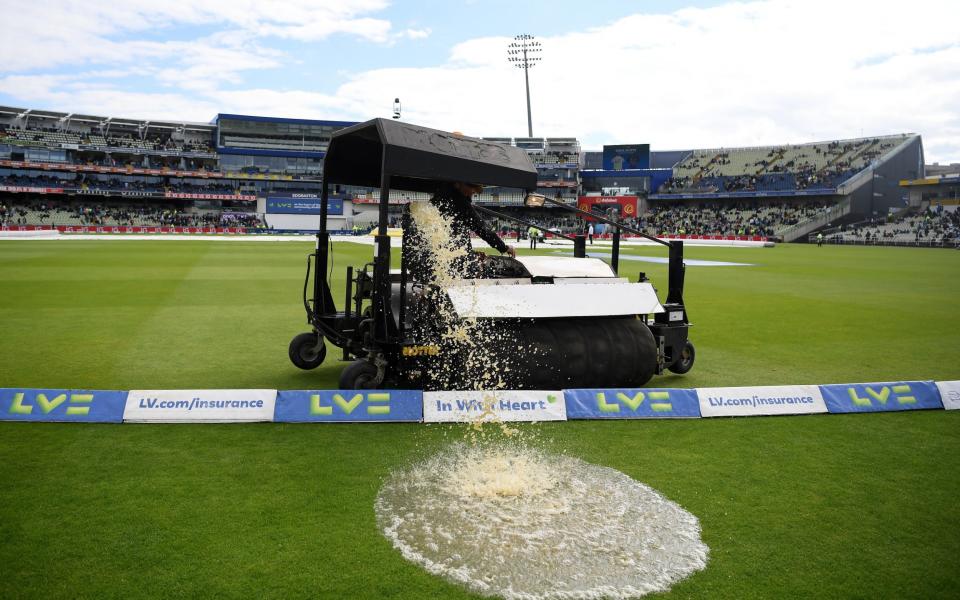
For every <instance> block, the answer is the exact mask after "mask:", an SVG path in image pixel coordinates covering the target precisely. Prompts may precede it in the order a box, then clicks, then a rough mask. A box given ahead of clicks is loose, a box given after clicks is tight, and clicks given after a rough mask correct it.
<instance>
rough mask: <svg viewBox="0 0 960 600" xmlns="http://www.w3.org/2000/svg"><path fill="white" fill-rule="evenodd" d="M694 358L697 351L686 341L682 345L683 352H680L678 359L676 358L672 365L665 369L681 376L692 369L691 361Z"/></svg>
mask: <svg viewBox="0 0 960 600" xmlns="http://www.w3.org/2000/svg"><path fill="white" fill-rule="evenodd" d="M696 357H697V351H696V349H695V348H694V347H693V342H691V341H690V340H687V341H686V342H685V343H684V344H683V350H681V351H680V358H678V359H677V360H676V361H675V362H674V363H673V364H672V365H670V366H669V367H667V369H668V370H670V371H673V372H674V373H676V374H677V375H683V374H684V373H686V372H687V371H689V370H690V369H692V368H693V360H694V359H695V358H696Z"/></svg>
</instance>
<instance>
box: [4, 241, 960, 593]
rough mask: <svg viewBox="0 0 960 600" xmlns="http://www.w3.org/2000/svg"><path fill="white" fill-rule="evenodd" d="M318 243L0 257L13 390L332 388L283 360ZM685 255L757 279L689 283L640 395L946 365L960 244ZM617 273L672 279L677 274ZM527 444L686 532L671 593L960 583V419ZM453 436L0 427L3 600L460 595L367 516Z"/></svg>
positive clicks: (719, 427)
mask: <svg viewBox="0 0 960 600" xmlns="http://www.w3.org/2000/svg"><path fill="white" fill-rule="evenodd" d="M310 248H311V246H310V245H309V244H301V243H264V242H260V243H256V242H250V243H247V242H231V243H223V242H211V241H195V242H194V241H190V242H171V241H155V242H154V241H146V242H133V241H125V242H117V241H79V240H78V241H56V242H46V241H44V242H37V241H31V242H0V282H2V289H3V292H2V294H0V323H2V324H3V329H2V331H3V337H2V341H0V387H54V388H56V387H67V388H93V389H134V388H161V389H162V388H174V389H175V388H217V387H224V388H279V389H303V388H316V387H319V388H327V387H335V386H336V379H337V376H338V374H339V370H340V369H341V368H342V363H339V362H338V361H337V360H336V358H338V356H339V351H338V350H337V349H335V348H330V351H329V353H328V358H327V361H328V362H327V364H325V365H323V366H322V367H320V368H319V369H317V370H316V371H313V372H302V371H298V370H297V369H296V368H295V367H293V366H292V365H291V364H290V363H289V360H288V359H287V356H286V347H287V343H288V342H289V340H290V338H291V337H292V336H293V335H295V334H296V333H298V332H301V331H305V330H306V324H305V316H304V313H303V308H302V305H301V302H300V294H301V288H302V284H303V273H304V266H305V255H306V254H307V253H308V252H309V251H310ZM550 251H551V250H549V249H547V250H544V251H543V252H550ZM629 252H630V253H633V254H638V255H650V256H662V255H663V253H662V252H660V251H658V250H656V249H653V248H649V249H640V250H630V251H629ZM370 257H371V248H370V247H369V246H359V245H355V244H338V245H337V247H336V259H335V260H336V264H335V266H334V268H333V274H334V280H335V282H337V283H338V285H339V284H342V278H343V270H344V267H345V266H346V265H348V264H353V265H360V264H362V263H363V262H366V261H368V260H370ZM687 257H688V258H696V259H706V260H729V261H736V262H747V263H754V265H755V266H751V267H690V268H688V270H687V287H686V302H687V305H688V310H689V313H690V316H691V319H692V321H693V323H694V324H695V327H694V328H693V329H692V330H691V339H692V340H693V341H694V343H695V344H696V347H697V363H696V365H695V366H694V369H693V371H691V372H690V373H689V374H687V375H686V376H674V375H671V376H664V377H655V378H654V380H653V381H652V382H651V385H656V386H662V387H698V386H699V387H706V386H726V385H755V384H756V385H763V384H769V385H775V384H787V383H840V382H856V381H884V380H897V379H958V378H960V311H958V309H957V302H956V299H957V298H958V297H960V277H958V275H960V253H957V252H953V251H945V250H927V249H907V248H863V247H824V248H816V247H812V246H794V245H789V246H779V247H777V248H773V249H735V248H687ZM621 266H622V267H623V268H622V272H623V274H628V275H630V276H631V278H635V276H636V272H637V271H640V270H643V271H646V272H647V273H648V275H649V276H650V277H651V279H652V281H653V282H654V284H655V285H658V286H659V287H660V288H661V290H665V288H666V269H665V266H663V265H656V264H649V263H643V262H632V261H624V262H622V263H621ZM334 297H335V298H339V297H340V295H337V294H336V293H335V295H334ZM527 429H528V430H531V431H533V432H535V433H537V434H538V437H539V439H541V440H542V443H543V444H545V445H547V446H549V447H551V448H554V449H556V450H558V451H565V452H568V453H571V454H573V455H575V456H579V457H581V458H583V459H584V460H587V461H590V462H595V463H598V464H603V465H607V466H610V467H613V468H616V469H619V470H621V471H623V472H624V473H627V474H628V475H630V476H632V477H634V478H635V479H637V480H640V481H643V482H644V483H647V484H649V485H651V486H652V487H654V488H656V489H658V490H660V491H661V492H663V493H664V494H665V495H666V496H668V497H669V498H670V499H672V500H674V501H676V502H678V503H679V504H681V505H682V506H683V507H684V508H686V509H687V510H689V511H691V512H692V513H693V514H695V515H696V516H697V517H698V518H699V519H700V521H701V525H702V528H703V539H704V541H705V542H706V543H707V544H708V545H709V546H710V548H711V555H710V563H709V564H708V567H707V569H706V570H704V571H702V572H700V573H698V574H696V575H694V576H693V577H691V578H689V579H688V580H686V581H684V582H682V583H680V584H678V585H677V586H675V587H674V588H673V590H671V592H670V593H668V594H664V596H667V597H671V598H673V597H676V598H681V597H683V598H686V597H692V598H704V597H709V598H792V597H829V598H852V597H863V598H875V597H884V598H933V597H943V598H952V597H955V596H956V595H957V593H958V591H960V570H958V569H956V568H955V566H954V565H955V562H956V557H957V556H960V534H958V531H960V505H958V503H957V502H956V499H957V498H958V497H960V459H958V457H960V415H958V414H955V413H952V412H944V411H929V412H919V411H918V412H911V413H888V414H865V415H818V416H804V417H766V418H742V419H704V420H693V421H608V422H595V421H580V422H567V423H557V424H541V425H531V426H528V427H527ZM461 432H462V430H461V428H460V427H458V426H437V425H432V426H424V425H401V424H392V425H388V424H383V425H374V424H364V425H320V424H312V425H285V424H266V423H265V424H251V425H82V424H32V423H0V455H2V457H3V460H2V461H0V565H2V567H0V597H4V598H8V597H9V598H18V597H24V598H76V597H87V598H121V597H122V598H131V597H133V598H155V597H243V598H249V597H258V598H259V597H272V598H300V597H304V598H306V597H323V598H326V597H359V598H366V597H391V598H411V599H412V598H427V597H441V598H463V597H469V595H468V594H466V593H465V592H463V591H462V590H461V589H460V588H458V587H456V586H452V585H449V584H447V583H445V582H443V581H442V580H440V579H438V578H435V577H433V576H430V575H428V574H427V573H426V572H424V571H422V570H421V569H420V568H419V567H416V566H414V565H412V564H410V563H407V562H406V561H404V560H403V559H402V558H401V557H400V555H399V554H398V553H397V552H395V551H394V550H393V549H392V548H391V547H390V545H389V543H388V542H387V541H386V540H385V539H384V538H383V537H382V536H381V535H380V533H379V532H378V531H377V529H376V526H375V520H374V513H373V500H374V498H375V496H376V493H377V491H378V489H379V486H380V482H381V481H382V479H383V478H384V477H385V476H386V475H387V474H388V473H389V472H390V471H391V469H393V468H395V467H399V466H401V465H403V464H405V463H407V462H408V461H410V460H412V459H414V458H415V457H417V456H421V455H423V454H424V453H427V452H430V451H431V450H432V449H436V448H437V447H438V446H441V445H443V444H445V443H448V442H449V441H451V440H454V439H458V438H459V437H460V436H461Z"/></svg>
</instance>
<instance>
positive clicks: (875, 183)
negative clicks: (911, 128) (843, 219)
mask: <svg viewBox="0 0 960 600" xmlns="http://www.w3.org/2000/svg"><path fill="white" fill-rule="evenodd" d="M923 172H924V170H923V140H922V139H921V138H920V136H915V137H913V138H912V139H910V140H909V141H908V142H906V143H905V144H903V145H902V146H901V147H900V148H898V149H897V151H896V153H895V154H894V155H893V156H890V157H888V158H887V159H885V160H884V161H883V162H881V163H880V164H878V165H877V166H876V167H874V169H873V174H872V175H873V179H872V181H871V179H870V177H871V173H870V169H869V168H868V169H866V171H865V176H866V180H865V183H864V184H863V185H860V186H858V187H856V189H854V190H853V191H852V192H851V193H850V199H851V212H852V213H855V214H858V215H863V216H871V215H873V214H874V213H876V214H877V215H881V216H882V215H886V214H887V213H889V212H890V209H897V210H899V209H903V208H906V207H907V206H908V204H909V202H908V201H907V192H906V190H904V189H903V188H901V187H900V180H901V179H904V178H910V177H914V176H915V177H923ZM905 176H906V177H905Z"/></svg>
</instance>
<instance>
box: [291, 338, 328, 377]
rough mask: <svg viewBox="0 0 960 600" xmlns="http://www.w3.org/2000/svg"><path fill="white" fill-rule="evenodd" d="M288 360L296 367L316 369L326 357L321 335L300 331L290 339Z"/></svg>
mask: <svg viewBox="0 0 960 600" xmlns="http://www.w3.org/2000/svg"><path fill="white" fill-rule="evenodd" d="M288 352H289V354H290V362H292V363H293V364H294V365H296V366H297V367H299V368H301V369H303V370H305V371H309V370H310V369H316V368H317V367H319V366H320V364H321V363H322V362H323V359H324V358H326V357H327V346H326V344H324V343H323V336H322V335H320V334H318V333H314V332H309V333H301V334H300V335H298V336H296V337H295V338H293V339H292V340H291V341H290V348H289V351H288Z"/></svg>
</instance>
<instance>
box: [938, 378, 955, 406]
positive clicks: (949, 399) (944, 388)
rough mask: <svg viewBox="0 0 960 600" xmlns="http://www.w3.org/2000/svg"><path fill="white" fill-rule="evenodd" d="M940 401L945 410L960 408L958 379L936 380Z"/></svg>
mask: <svg viewBox="0 0 960 600" xmlns="http://www.w3.org/2000/svg"><path fill="white" fill-rule="evenodd" d="M937 389H938V390H939V391H940V402H941V403H942V404H943V407H944V408H945V409H947V410H957V409H960V381H938V382H937Z"/></svg>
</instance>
